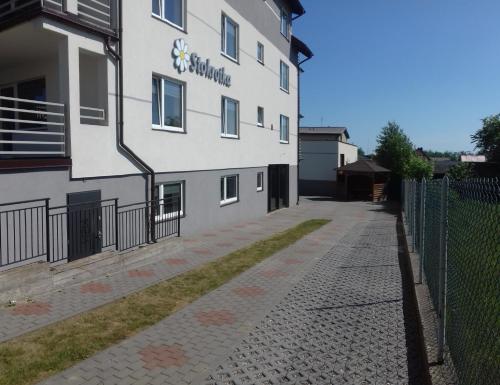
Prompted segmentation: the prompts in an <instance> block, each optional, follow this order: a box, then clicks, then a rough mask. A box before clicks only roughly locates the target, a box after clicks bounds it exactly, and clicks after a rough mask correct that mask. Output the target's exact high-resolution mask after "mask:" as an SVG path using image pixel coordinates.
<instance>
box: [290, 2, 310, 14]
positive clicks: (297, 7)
mask: <svg viewBox="0 0 500 385" xmlns="http://www.w3.org/2000/svg"><path fill="white" fill-rule="evenodd" d="M286 2H287V3H288V5H289V6H290V8H291V10H292V13H295V14H296V15H298V16H302V15H303V14H304V13H306V10H305V9H304V7H303V6H302V4H301V3H300V0H287V1H286Z"/></svg>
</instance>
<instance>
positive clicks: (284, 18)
mask: <svg viewBox="0 0 500 385" xmlns="http://www.w3.org/2000/svg"><path fill="white" fill-rule="evenodd" d="M280 29H281V34H282V35H283V36H285V37H286V38H287V39H288V38H289V37H290V16H289V15H288V13H287V12H286V11H285V10H284V9H282V10H281V27H280Z"/></svg>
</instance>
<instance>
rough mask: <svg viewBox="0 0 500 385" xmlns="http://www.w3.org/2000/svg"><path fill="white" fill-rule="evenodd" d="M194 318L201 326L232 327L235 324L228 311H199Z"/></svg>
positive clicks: (234, 318) (231, 314)
mask: <svg viewBox="0 0 500 385" xmlns="http://www.w3.org/2000/svg"><path fill="white" fill-rule="evenodd" d="M195 317H196V319H197V320H198V322H199V323H200V324H201V325H203V326H222V325H232V324H234V323H235V322H236V317H235V316H234V314H233V313H231V312H230V311H229V310H210V311H200V312H198V313H196V314H195Z"/></svg>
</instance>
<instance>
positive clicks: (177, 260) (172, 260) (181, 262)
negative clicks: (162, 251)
mask: <svg viewBox="0 0 500 385" xmlns="http://www.w3.org/2000/svg"><path fill="white" fill-rule="evenodd" d="M165 263H166V264H167V265H171V266H179V265H186V264H187V263H188V261H187V260H185V259H184V258H169V259H166V260H165Z"/></svg>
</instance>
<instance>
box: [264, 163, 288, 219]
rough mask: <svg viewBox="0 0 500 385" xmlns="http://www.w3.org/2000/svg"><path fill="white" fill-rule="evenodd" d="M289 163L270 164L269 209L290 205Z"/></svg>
mask: <svg viewBox="0 0 500 385" xmlns="http://www.w3.org/2000/svg"><path fill="white" fill-rule="evenodd" d="M289 168H290V167H289V165H288V164H270V165H269V166H268V171H267V178H268V183H267V185H268V211H269V212H271V211H275V210H279V209H282V208H284V207H288V206H289V196H288V191H289V174H290V172H289Z"/></svg>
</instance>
